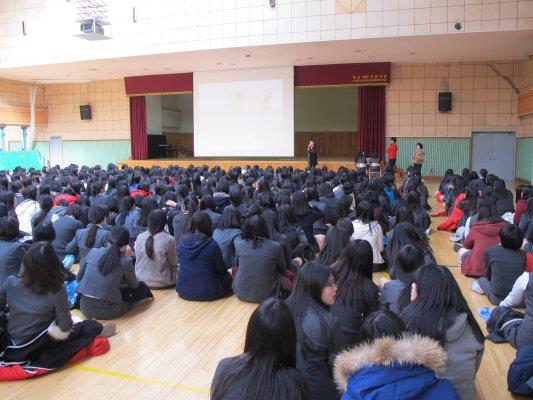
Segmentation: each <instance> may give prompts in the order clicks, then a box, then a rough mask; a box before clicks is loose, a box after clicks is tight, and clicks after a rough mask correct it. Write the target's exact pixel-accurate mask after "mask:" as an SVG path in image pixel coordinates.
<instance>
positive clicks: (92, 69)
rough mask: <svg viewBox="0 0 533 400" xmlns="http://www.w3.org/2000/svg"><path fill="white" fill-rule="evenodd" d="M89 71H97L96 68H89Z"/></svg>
mask: <svg viewBox="0 0 533 400" xmlns="http://www.w3.org/2000/svg"><path fill="white" fill-rule="evenodd" d="M89 71H98V70H97V69H96V68H89Z"/></svg>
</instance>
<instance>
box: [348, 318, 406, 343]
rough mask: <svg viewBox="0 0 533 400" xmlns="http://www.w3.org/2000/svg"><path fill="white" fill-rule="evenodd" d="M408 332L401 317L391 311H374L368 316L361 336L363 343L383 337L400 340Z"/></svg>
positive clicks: (362, 327)
mask: <svg viewBox="0 0 533 400" xmlns="http://www.w3.org/2000/svg"><path fill="white" fill-rule="evenodd" d="M405 332H407V327H406V326H405V323H404V322H403V321H402V319H401V318H400V317H398V316H397V315H396V314H394V313H393V312H392V311H389V310H380V311H374V312H373V313H372V314H370V315H368V316H367V317H366V318H365V320H364V321H363V324H362V325H361V330H360V331H359V335H360V338H361V340H362V341H369V342H371V341H373V340H376V339H380V338H382V337H393V338H395V339H400V338H401V337H402V336H403V335H404V333H405Z"/></svg>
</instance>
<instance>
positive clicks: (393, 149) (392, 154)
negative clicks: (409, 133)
mask: <svg viewBox="0 0 533 400" xmlns="http://www.w3.org/2000/svg"><path fill="white" fill-rule="evenodd" d="M396 141H397V139H396V138H395V137H391V138H390V145H389V147H387V158H388V160H389V170H390V171H391V172H394V166H395V165H396V157H397V155H398V145H397V144H396Z"/></svg>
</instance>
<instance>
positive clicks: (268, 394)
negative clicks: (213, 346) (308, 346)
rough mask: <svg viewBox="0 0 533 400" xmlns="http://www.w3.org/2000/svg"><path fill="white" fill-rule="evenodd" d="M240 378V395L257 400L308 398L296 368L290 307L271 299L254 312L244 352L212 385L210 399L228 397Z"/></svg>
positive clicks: (247, 330)
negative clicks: (230, 388) (229, 390)
mask: <svg viewBox="0 0 533 400" xmlns="http://www.w3.org/2000/svg"><path fill="white" fill-rule="evenodd" d="M235 381H238V382H239V386H240V390H239V393H240V396H241V398H243V399H254V400H285V399H289V398H295V397H297V398H302V399H305V398H308V397H309V389H308V387H307V382H306V381H305V379H304V378H303V377H302V376H301V375H300V373H299V372H298V371H297V370H296V327H295V324H294V319H293V317H292V315H291V312H290V310H289V307H287V305H286V304H285V303H283V302H282V301H280V300H277V299H274V298H270V299H267V300H265V301H264V302H263V304H261V305H260V306H259V307H258V308H257V309H256V310H255V311H254V312H253V313H252V315H251V317H250V320H249V321H248V327H247V329H246V340H245V344H244V354H243V356H242V357H240V358H239V360H238V361H237V362H236V363H234V364H232V365H231V366H230V367H229V368H227V369H225V370H224V371H223V372H222V374H221V375H220V376H219V377H218V379H217V382H216V383H215V386H213V387H212V388H211V399H212V400H221V399H224V398H225V395H226V392H227V390H228V388H229V387H230V386H231V385H232V383H233V382H235Z"/></svg>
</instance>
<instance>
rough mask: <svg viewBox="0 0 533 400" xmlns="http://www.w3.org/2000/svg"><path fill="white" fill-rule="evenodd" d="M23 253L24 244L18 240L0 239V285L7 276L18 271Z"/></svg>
mask: <svg viewBox="0 0 533 400" xmlns="http://www.w3.org/2000/svg"><path fill="white" fill-rule="evenodd" d="M25 253H26V251H25V250H24V245H23V244H22V243H21V242H19V241H18V240H13V241H8V240H0V254H1V255H2V256H1V257H0V285H2V284H3V283H4V282H5V281H6V279H7V277H8V276H10V275H16V274H18V273H19V271H20V264H21V263H22V258H23V257H24V254H25Z"/></svg>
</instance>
